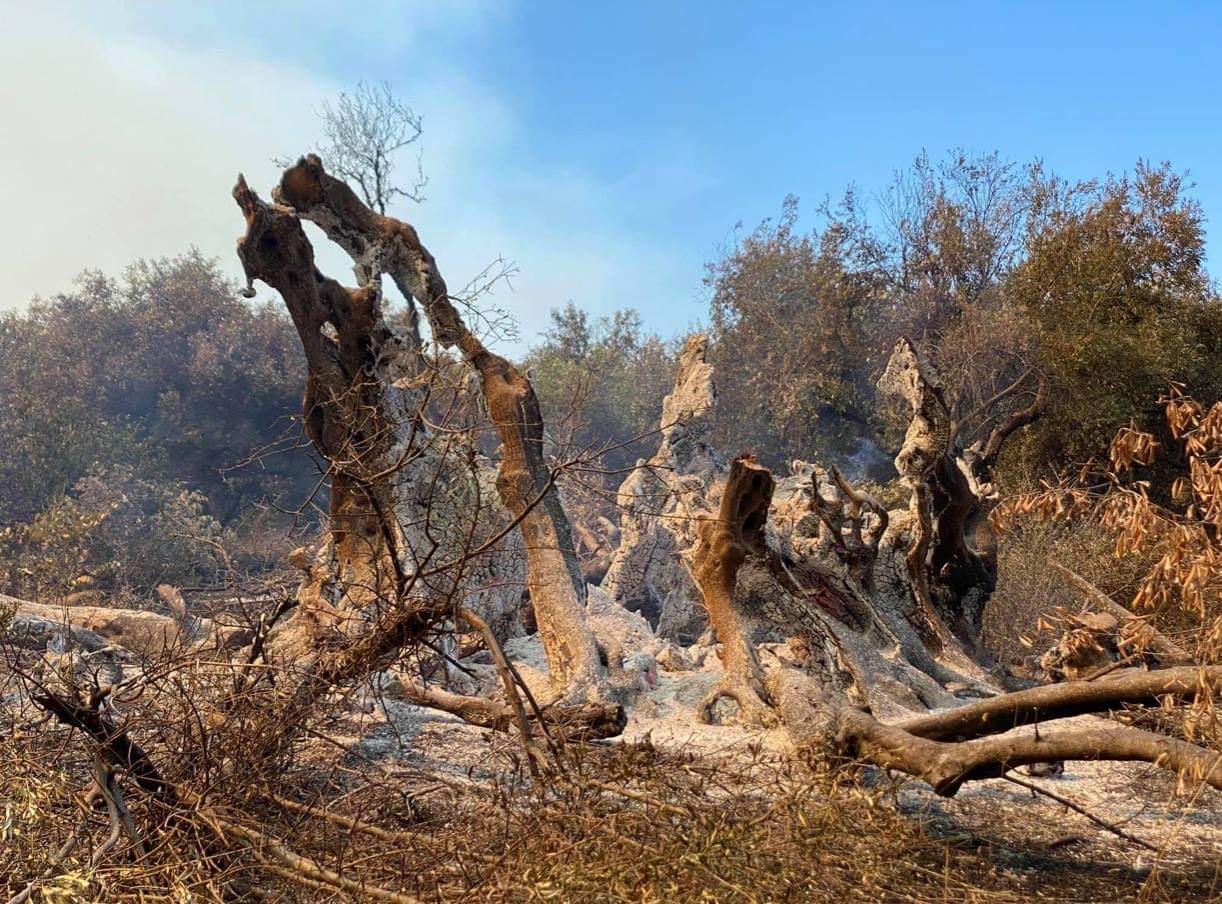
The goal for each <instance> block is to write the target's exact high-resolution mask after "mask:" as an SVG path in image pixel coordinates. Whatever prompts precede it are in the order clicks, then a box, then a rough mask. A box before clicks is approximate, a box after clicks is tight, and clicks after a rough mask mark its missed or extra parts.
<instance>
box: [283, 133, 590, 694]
mask: <svg viewBox="0 0 1222 904" xmlns="http://www.w3.org/2000/svg"><path fill="white" fill-rule="evenodd" d="M274 197H275V198H276V199H277V200H278V201H279V202H281V203H283V204H286V205H288V206H290V207H291V208H292V209H293V210H294V211H295V212H296V213H297V214H298V215H300V216H302V217H304V218H305V219H308V220H311V221H313V222H314V223H316V224H317V225H318V226H319V227H320V228H322V230H323V231H324V232H325V233H326V234H327V236H328V237H329V238H331V239H332V240H333V241H335V242H336V243H337V244H339V245H340V246H341V247H342V248H344V250H345V251H347V252H348V253H349V255H350V256H351V257H352V258H353V260H354V261H355V262H356V265H357V269H358V272H368V273H383V272H384V273H386V274H388V275H389V276H390V277H391V278H392V279H393V280H394V281H395V284H396V285H397V286H398V287H399V289H400V291H402V292H403V294H404V296H405V297H406V298H408V299H409V301H410V300H411V299H415V300H416V301H418V302H419V303H420V305H421V306H422V307H423V308H424V312H425V315H426V317H427V319H428V322H429V326H430V328H431V330H432V334H433V338H434V339H435V340H436V341H437V342H438V343H439V344H440V345H442V346H443V347H445V348H447V349H448V348H457V349H458V350H459V351H460V352H461V353H462V356H463V358H464V360H466V361H467V363H468V364H469V365H470V366H471V367H473V368H474V369H475V371H476V372H477V373H478V374H479V378H480V385H481V388H482V390H483V394H484V399H485V401H486V403H487V408H488V412H489V414H490V415H491V417H492V420H493V422H494V423H495V424H496V427H497V430H498V432H499V433H500V437H501V443H502V446H501V463H500V468H499V472H498V475H497V489H498V491H499V493H500V495H501V497H502V499H503V500H504V503H505V505H506V507H507V508H508V509H509V510H510V512H511V513H512V514H513V515H514V516H515V517H516V518H518V519H520V525H521V533H522V537H523V540H524V543H525V548H526V556H527V559H528V562H529V577H528V581H529V589H530V597H531V602H532V605H533V607H534V611H535V620H536V623H537V624H538V626H539V634H540V636H541V638H542V640H543V644H544V648H545V649H546V651H547V657H548V664H549V667H550V670H551V674H552V678H553V681H554V683H555V686H556V690H557V691H558V692H559V693H560V694H561V695H562V696H563V697H564V698H565V699H567V700H570V701H579V700H594V699H599V698H601V697H602V696H604V694H605V690H606V688H605V678H604V674H603V670H602V668H601V666H600V663H599V658H598V651H597V648H596V646H595V643H594V638H593V636H592V634H591V633H590V631H589V629H588V627H587V625H586V621H585V598H586V591H585V579H584V577H583V575H582V571H581V566H580V563H579V562H578V559H577V554H576V550H575V549H574V544H573V537H572V531H571V529H570V526H569V522H568V518H567V517H566V515H565V512H564V509H563V507H562V505H561V502H560V496H559V493H558V492H557V490H556V486H555V477H556V475H555V474H553V473H552V471H551V469H550V468H549V467H548V464H547V461H546V458H545V456H544V451H543V417H542V414H541V411H540V407H539V400H538V398H537V396H536V395H535V392H534V388H533V387H532V386H531V384H530V381H529V380H528V379H527V378H526V376H525V375H524V374H522V373H521V372H520V371H519V370H518V369H517V368H516V367H514V366H513V365H512V364H511V363H510V362H509V361H507V360H506V359H505V358H503V357H501V356H500V355H497V354H496V353H494V352H492V351H490V350H489V349H487V348H486V347H485V346H484V345H483V343H482V342H481V341H480V340H479V338H478V337H477V336H476V335H475V334H474V333H472V332H471V331H470V329H468V328H467V325H466V323H464V321H463V319H462V316H461V315H460V314H459V312H458V309H457V308H456V307H455V306H454V303H453V301H452V300H451V298H450V295H449V291H448V289H447V288H446V284H445V280H444V279H443V278H442V276H441V272H440V270H439V269H438V267H437V263H436V261H435V260H434V259H433V256H432V255H431V254H430V253H429V252H428V250H427V249H426V248H425V247H424V245H423V244H422V243H421V241H420V238H419V236H418V235H417V234H416V230H415V229H414V228H412V226H411V225H409V224H408V223H405V222H402V221H401V220H397V219H395V218H393V217H388V216H384V215H382V214H379V213H377V212H375V211H373V210H371V209H369V207H367V206H366V205H365V204H364V203H363V202H361V200H360V199H359V198H358V197H357V196H356V194H355V193H354V192H353V191H352V190H351V189H350V188H349V187H348V186H347V185H346V184H345V183H343V182H341V181H339V180H337V179H334V178H333V177H331V176H330V175H328V174H327V173H326V172H325V170H324V169H323V165H322V161H321V160H319V158H318V157H317V156H314V155H310V156H308V157H305V158H303V159H301V160H299V161H298V162H297V164H296V165H295V166H293V167H291V168H290V169H288V170H287V171H286V172H285V173H284V175H283V178H282V179H281V182H280V187H279V188H278V189H277V191H276V192H275V193H274Z"/></svg>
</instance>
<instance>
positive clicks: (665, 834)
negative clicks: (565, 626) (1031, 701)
mask: <svg viewBox="0 0 1222 904" xmlns="http://www.w3.org/2000/svg"><path fill="white" fill-rule="evenodd" d="M489 751H490V753H489V756H490V758H491V759H490V762H489V763H488V767H489V770H491V771H489V772H485V773H484V775H485V776H488V775H492V776H493V777H492V778H486V780H481V781H469V780H466V779H465V778H464V777H462V776H455V775H453V774H447V775H434V776H430V775H426V774H424V773H417V772H415V771H413V770H412V769H410V768H407V767H406V766H405V765H404V764H402V763H393V762H383V763H382V764H379V765H378V766H376V767H375V766H373V764H371V763H369V762H361V761H359V757H358V758H357V759H354V757H356V756H357V755H356V754H354V753H352V752H351V751H348V752H344V751H341V750H339V749H337V748H335V747H333V746H331V745H329V744H318V745H313V746H311V747H310V749H309V750H308V752H305V753H306V755H304V756H303V757H302V759H301V760H300V762H299V765H298V766H297V767H296V768H295V769H294V770H293V771H292V772H290V773H288V774H286V775H285V776H284V777H283V780H282V781H281V782H280V783H279V784H278V785H277V786H276V787H274V788H273V787H263V788H262V789H259V790H255V789H252V790H251V793H250V795H249V796H248V797H247V798H246V799H245V800H241V801H239V800H236V799H235V800H231V801H226V802H225V803H224V805H221V804H220V803H219V802H218V803H217V804H216V806H217V808H218V809H219V810H220V811H221V812H224V813H225V814H226V815H227V816H228V817H229V818H232V819H234V820H237V821H239V822H241V823H243V824H245V825H249V826H251V827H253V828H256V829H257V830H258V831H259V832H260V833H262V834H264V835H267V836H273V835H274V836H276V837H277V838H279V839H281V840H282V841H283V842H285V843H286V844H288V845H290V846H291V847H292V848H293V850H295V851H297V852H298V853H299V854H301V855H303V856H307V857H310V858H313V859H314V860H316V861H317V862H319V863H322V864H324V865H326V866H329V867H330V868H331V869H334V870H335V871H336V872H339V873H342V874H350V875H360V876H361V877H362V878H363V880H364V881H367V882H371V883H377V884H379V885H383V886H386V887H389V888H394V889H399V890H402V891H405V892H407V893H409V894H411V895H415V896H417V897H419V898H420V899H422V900H454V901H458V900H462V901H542V900H552V901H609V902H610V901H643V902H663V901H667V902H669V901H727V902H730V901H733V902H740V901H741V902H765V901H829V902H830V901H911V902H956V901H963V902H969V901H970V902H1019V901H1028V900H1032V899H1034V898H1038V899H1040V900H1047V901H1062V902H1086V901H1103V900H1109V901H1130V900H1131V901H1151V902H1154V901H1168V902H1170V901H1187V900H1208V899H1209V897H1210V895H1213V894H1216V893H1217V892H1218V890H1219V888H1222V886H1220V885H1219V877H1218V876H1217V875H1215V871H1216V868H1217V867H1216V865H1215V867H1214V868H1212V869H1211V868H1210V867H1209V864H1207V863H1198V864H1196V866H1194V867H1192V868H1190V869H1184V868H1180V869H1179V870H1178V871H1176V870H1169V871H1156V873H1155V874H1153V875H1150V876H1142V875H1138V874H1136V873H1134V872H1133V871H1131V870H1130V869H1129V868H1128V866H1127V864H1128V862H1129V861H1128V860H1127V859H1126V855H1125V852H1124V851H1117V852H1116V855H1115V856H1114V857H1112V858H1110V859H1109V858H1104V859H1103V860H1100V861H1096V862H1090V863H1084V862H1082V861H1081V860H1080V859H1075V858H1074V857H1073V856H1072V855H1071V854H1069V853H1068V852H1066V851H1062V850H1057V849H1054V850H1050V849H1049V847H1048V843H1047V840H1046V839H1045V838H1043V837H1041V835H1040V833H1038V832H1026V831H1018V832H1017V835H1018V837H1017V838H1014V837H1001V836H993V837H989V838H986V837H982V836H981V835H979V834H976V833H975V832H973V831H972V830H970V829H965V828H964V826H963V825H961V824H958V823H956V822H954V821H953V820H948V819H947V818H946V817H945V815H944V814H939V813H938V812H937V811H927V812H924V813H911V812H910V813H907V814H905V813H903V812H901V811H900V810H898V809H897V808H896V806H895V805H894V802H895V797H894V788H892V787H891V786H890V785H889V784H888V783H885V782H883V783H874V784H873V785H872V786H871V783H869V782H866V783H861V782H854V783H847V782H843V781H841V779H843V778H845V777H846V776H845V773H843V772H839V773H833V772H829V771H827V770H826V769H824V768H822V767H821V766H820V764H819V763H812V764H808V763H803V762H800V761H797V760H794V759H788V760H778V759H775V758H763V757H760V758H757V759H756V760H755V761H753V762H743V761H735V762H726V761H715V760H711V759H707V758H702V757H699V756H695V755H677V754H673V753H666V752H663V751H659V750H656V749H654V748H652V747H651V746H649V745H648V744H645V745H631V746H622V745H608V746H606V747H602V746H597V747H585V748H581V749H577V750H570V751H569V753H568V756H567V759H566V764H565V769H564V771H563V772H562V773H560V774H558V775H556V776H554V777H553V778H552V779H551V780H549V781H546V782H541V783H532V782H529V781H526V780H525V778H524V777H523V775H522V772H521V770H520V769H519V768H517V765H518V764H515V761H514V757H515V753H514V746H513V744H512V743H511V742H510V741H508V740H504V739H499V738H498V739H496V740H494V741H492V742H491V743H490V745H489ZM0 756H3V757H4V759H5V761H6V762H8V763H10V764H13V767H14V768H12V769H10V770H8V771H7V772H6V773H5V774H4V776H3V777H2V778H0V800H3V801H5V802H6V804H7V806H8V811H7V813H8V822H7V829H6V831H7V832H8V833H9V835H10V836H11V837H10V838H9V840H8V841H7V842H6V844H5V845H4V847H3V850H2V851H0V876H3V877H4V883H3V884H0V887H2V888H4V889H5V891H6V892H7V893H8V894H13V893H15V892H16V891H18V890H19V889H20V888H22V887H24V885H25V883H26V882H27V881H28V880H29V879H30V878H31V877H32V876H33V875H36V874H38V873H40V872H41V871H42V870H43V869H44V868H45V867H47V866H48V865H49V864H48V859H47V858H48V852H49V851H53V850H55V849H56V848H58V847H59V845H60V844H61V843H62V842H63V840H64V839H65V838H67V837H68V836H69V834H70V833H71V831H72V826H73V824H74V823H75V822H76V821H77V819H78V818H79V815H80V810H79V808H78V807H77V805H76V804H75V803H74V801H73V794H74V792H75V791H76V790H78V789H79V788H81V787H83V785H84V780H85V774H86V773H87V765H88V753H87V752H86V751H85V750H84V748H83V747H82V746H81V745H80V744H79V743H78V740H77V739H73V738H69V737H68V736H67V733H66V732H61V733H59V735H57V736H54V737H53V738H52V737H48V735H46V734H45V733H44V734H40V735H39V737H38V739H37V740H35V739H33V738H29V739H22V738H13V737H8V738H5V739H4V741H3V742H2V743H0ZM51 757H53V759H49V758H51ZM386 771H389V772H391V773H393V778H387V779H385V780H383V779H382V778H380V776H381V775H382V774H383V773H384V772H386ZM274 795H275V796H279V797H280V798H281V799H282V800H285V799H287V800H290V801H298V802H301V803H303V804H305V806H306V808H322V809H325V810H326V811H327V812H328V813H330V814H332V815H333V816H334V815H339V816H340V817H341V818H340V819H339V820H336V819H333V818H322V817H321V816H320V815H318V813H317V812H309V810H308V809H303V808H302V807H290V806H286V805H283V804H281V803H277V802H276V801H275V799H274ZM130 803H131V806H132V809H133V812H134V813H135V815H136V816H137V818H138V819H139V820H141V821H143V820H146V819H147V818H148V817H149V816H150V815H151V814H150V813H149V811H148V809H147V802H145V801H141V800H139V799H134V800H131V801H130ZM342 817H350V818H352V819H358V820H361V821H364V822H368V823H371V824H375V825H377V826H378V827H380V829H381V832H380V835H379V837H374V836H373V835H371V834H368V833H367V832H365V831H358V830H354V829H353V828H352V826H351V825H350V824H349V825H347V826H345V825H341V824H340V823H341V822H343V818H342ZM1026 818H1027V819H1030V818H1032V817H1031V815H1028V816H1027V817H1026ZM1035 818H1037V819H1038V818H1042V817H1040V816H1039V815H1038V814H1037V815H1036V817H1035ZM89 825H90V829H89V832H88V835H87V837H85V838H84V839H83V840H82V843H81V844H80V845H79V846H78V850H77V852H75V853H74V854H73V855H72V856H70V857H69V858H68V860H67V862H66V863H65V864H64V865H62V866H60V867H58V868H57V869H56V872H57V873H58V876H57V878H55V879H54V880H49V881H48V882H46V883H44V884H41V885H40V886H39V887H38V890H37V891H36V892H35V895H34V896H33V898H32V900H34V901H82V902H83V901H98V902H112V901H113V902H120V901H122V902H126V901H178V902H185V901H218V900H257V899H263V900H273V901H319V902H322V901H341V900H364V899H365V898H364V896H352V897H344V896H342V895H339V894H336V893H335V892H333V891H331V890H322V889H318V890H307V889H305V888H303V887H302V886H301V885H300V884H297V883H290V882H287V881H285V880H284V879H283V878H282V876H280V875H278V874H277V873H276V872H275V871H274V870H271V869H269V868H267V866H266V865H265V864H260V863H259V862H258V857H257V855H256V853H255V852H254V850H253V849H250V848H245V847H243V846H240V845H235V844H233V843H232V842H231V841H229V840H226V839H225V838H224V837H222V836H221V835H219V834H217V833H213V832H210V831H209V829H208V825H207V821H206V819H203V818H190V817H188V818H186V819H182V820H177V821H174V820H171V822H170V824H169V827H168V828H166V829H164V830H163V831H162V834H161V835H160V836H159V838H158V839H157V840H156V841H153V840H152V839H149V841H150V842H151V843H150V848H151V850H150V852H149V853H148V854H147V855H146V856H145V857H144V858H143V859H141V860H139V861H137V860H136V859H135V858H134V857H133V855H132V851H131V849H130V846H123V845H121V846H120V847H118V848H116V849H115V851H114V852H112V854H111V855H108V856H106V857H104V858H103V859H102V860H101V862H100V863H99V864H98V865H97V866H96V868H90V867H89V866H88V860H89V856H90V852H91V851H93V850H94V849H95V848H96V847H97V845H98V844H99V843H100V842H101V840H102V839H103V838H104V837H105V835H106V833H107V821H106V818H105V814H104V813H102V814H97V815H95V816H93V817H91V819H90V822H89ZM1013 834H1015V833H1011V835H1013ZM1045 834H1046V833H1045ZM1128 856H1130V857H1131V852H1129V855H1128Z"/></svg>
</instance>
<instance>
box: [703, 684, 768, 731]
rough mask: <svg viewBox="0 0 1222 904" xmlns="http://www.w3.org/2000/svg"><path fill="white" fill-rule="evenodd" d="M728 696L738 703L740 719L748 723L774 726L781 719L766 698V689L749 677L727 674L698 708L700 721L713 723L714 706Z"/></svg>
mask: <svg viewBox="0 0 1222 904" xmlns="http://www.w3.org/2000/svg"><path fill="white" fill-rule="evenodd" d="M726 698H728V699H730V700H733V701H734V702H735V703H737V704H738V708H739V719H740V721H742V722H743V723H745V724H747V725H752V726H758V727H761V728H772V727H773V726H775V725H777V724H778V722H779V721H780V720H779V719H778V717H777V714H776V712H775V711H774V710H773V708H772V706H771V704H770V703H769V702H768V701H767V700H766V692H765V691H764V689H763V688H762V687H760V688H757V687H756V686H755V682H753V681H751V680H750V679H749V678H746V677H743V676H737V675H727V676H726V677H725V678H723V679H722V680H721V681H720V682H719V683H718V685H717V686H716V687H715V688H713V689H712V690H711V691H709V693H708V695H707V696H706V697H705V698H704V700H703V701H702V702H701V704H700V707H699V709H698V710H697V713H698V715H699V718H700V721H701V722H703V723H704V724H705V725H711V724H712V723H713V707H714V706H715V705H716V704H717V702H718V701H719V700H722V699H726Z"/></svg>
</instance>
